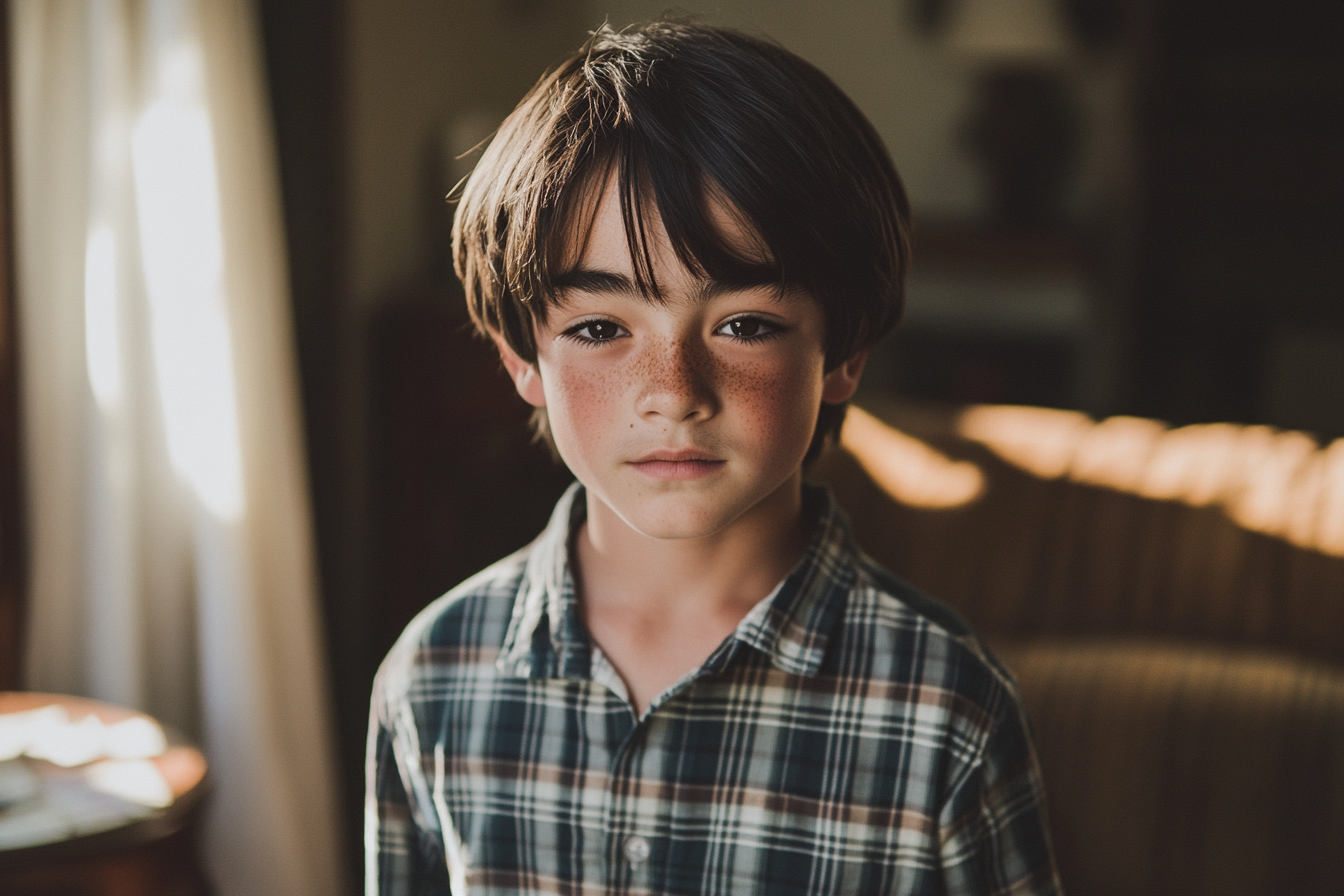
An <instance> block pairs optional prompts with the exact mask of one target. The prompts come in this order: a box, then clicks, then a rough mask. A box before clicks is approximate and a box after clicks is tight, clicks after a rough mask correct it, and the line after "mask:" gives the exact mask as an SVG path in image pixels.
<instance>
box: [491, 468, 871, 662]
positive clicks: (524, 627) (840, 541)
mask: <svg viewBox="0 0 1344 896" xmlns="http://www.w3.org/2000/svg"><path fill="white" fill-rule="evenodd" d="M803 514H804V517H805V518H810V519H813V520H814V521H815V522H814V523H813V527H812V535H811V538H810V539H809V541H808V545H807V548H806V550H805V551H804V552H803V557H802V559H801V560H800V561H799V562H798V565H797V566H795V567H794V569H793V572H791V573H789V575H788V577H787V578H785V580H784V581H783V582H781V583H780V585H779V587H777V588H776V589H775V590H774V591H773V592H772V593H771V594H769V595H768V596H766V597H765V598H763V599H762V600H761V601H760V602H759V603H758V604H757V605H756V606H755V607H754V608H752V610H751V611H750V612H749V613H747V615H746V616H745V617H744V618H743V619H742V621H741V622H740V623H739V624H738V626H737V630H736V632H735V633H734V635H733V637H732V638H730V639H729V641H728V642H725V645H724V648H721V649H720V650H717V651H715V653H714V655H712V656H711V657H710V658H709V660H708V661H707V663H706V671H708V672H715V671H718V670H719V669H721V668H722V667H723V666H724V665H726V664H727V662H728V661H729V659H730V658H731V656H732V654H733V653H734V652H735V650H734V648H735V647H736V645H737V644H739V643H740V644H745V645H748V646H750V647H753V648H755V649H756V650H759V651H760V652H762V653H764V654H766V655H767V656H769V657H770V659H771V662H772V663H773V664H774V665H775V666H776V667H777V668H779V669H780V670H781V671H784V672H788V673H791V674H795V675H806V676H811V675H815V674H816V673H817V671H818V669H819V668H820V666H821V661H822V658H823V657H824V655H825V652H826V646H827V644H828V642H829V640H830V636H831V633H832V631H833V630H834V628H835V625H836V623H837V621H838V620H839V619H840V617H841V615H842V614H843V612H844V604H845V596H846V595H847V594H848V592H849V590H850V588H851V587H852V586H853V584H854V580H855V575H856V565H857V563H856V561H857V557H856V549H855V547H854V545H853V542H852V541H851V540H850V537H849V525H848V520H847V519H846V518H845V514H844V512H843V511H842V510H841V509H840V508H839V507H838V506H837V505H836V503H835V499H834V498H833V497H832V496H831V493H830V491H829V490H828V489H826V488H825V487H824V486H819V485H813V484H810V483H805V484H804V485H803ZM586 517H587V504H586V500H585V496H584V490H583V486H582V485H581V484H579V483H577V482H576V483H574V484H573V485H571V486H570V487H569V489H568V490H566V492H565V493H564V495H563V496H561V498H560V500H559V502H557V504H556V505H555V511H554V512H553V513H552V514H551V519H550V522H549V523H547V525H546V528H545V530H543V531H542V533H541V535H540V536H538V537H537V540H536V541H535V542H533V544H532V547H531V550H530V551H529V553H528V558H527V562H526V566H525V569H524V571H523V578H522V581H521V582H520V583H519V588H518V598H517V600H516V602H515V603H514V607H513V618H512V619H511V620H510V623H509V629H508V633H507V634H506V635H505V637H504V644H503V645H502V650H501V651H500V656H499V659H498V661H497V663H496V665H497V667H498V669H499V671H500V672H501V673H502V674H504V675H509V676H516V677H521V678H569V679H587V678H589V677H590V673H591V663H592V649H593V645H592V641H591V640H590V639H589V636H588V634H587V630H586V628H585V627H584V625H583V623H582V621H581V620H580V614H579V607H578V597H577V591H576V589H575V585H574V576H573V572H572V570H571V568H570V563H569V557H570V553H569V551H570V543H571V538H572V535H573V533H575V532H577V531H578V528H579V526H581V525H582V524H583V522H584V520H585V518H586Z"/></svg>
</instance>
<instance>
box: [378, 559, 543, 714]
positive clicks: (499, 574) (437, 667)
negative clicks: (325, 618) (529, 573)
mask: <svg viewBox="0 0 1344 896" xmlns="http://www.w3.org/2000/svg"><path fill="white" fill-rule="evenodd" d="M531 549H532V546H531V545H529V546H528V547H525V548H523V549H521V550H519V551H517V552H515V553H513V554H511V555H509V556H508V557H505V558H504V559H503V560H500V561H498V562H497V563H494V564H492V565H490V566H488V567H486V568H485V569H483V570H481V571H480V572H478V573H476V574H475V575H474V576H472V577H471V578H469V579H467V580H466V581H464V582H462V583H461V584H460V585H458V586H457V587H455V588H453V589H452V590H451V591H449V592H447V593H446V594H444V595H443V596H441V597H439V598H437V599H436V600H434V601H433V602H431V603H430V604H429V605H428V606H426V607H425V608H424V609H423V610H421V611H420V612H419V613H417V614H416V616H415V618H414V619H412V620H411V621H410V623H409V624H408V625H407V626H406V628H405V629H404V630H403V631H402V633H401V636H400V637H399V638H398V639H397V641H396V643H395V644H394V645H393V646H392V649H391V650H390V651H389V652H388V654H387V656H386V657H385V658H384V659H383V661H382V664H381V665H380V666H379V669H378V675H377V677H376V679H375V681H374V696H373V699H374V711H375V712H378V711H379V709H380V707H387V706H389V705H392V704H396V703H398V702H399V701H404V700H408V699H411V696H412V694H415V693H421V694H423V693H425V692H426V689H425V687H424V686H425V684H426V683H427V682H428V681H430V680H433V679H437V678H442V677H443V676H445V675H452V674H454V672H455V671H458V670H462V669H466V668H485V667H489V668H493V666H494V662H495V659H496V658H497V657H498V655H499V651H500V646H501V645H502V644H503V642H504V637H505V634H506V632H507V631H508V627H509V621H510V618H511V615H512V613H513V607H514V603H515V601H516V599H517V596H518V592H519V589H520V588H521V587H522V584H523V580H524V577H525V574H526V570H527V559H528V556H529V554H530V552H531Z"/></svg>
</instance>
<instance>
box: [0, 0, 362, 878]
mask: <svg viewBox="0 0 1344 896" xmlns="http://www.w3.org/2000/svg"><path fill="white" fill-rule="evenodd" d="M9 10H10V16H11V23H10V35H11V42H12V59H13V73H12V75H13V76H12V85H13V109H14V137H15V215H16V223H17V227H16V243H17V245H16V250H17V256H18V276H19V284H18V286H19V289H18V299H19V312H20V314H19V318H20V322H21V324H20V325H21V328H22V329H21V340H22V348H23V352H22V359H23V371H22V382H23V389H24V394H23V404H24V421H23V426H24V439H25V452H26V455H27V459H28V463H27V466H28V470H27V478H28V494H29V516H30V519H29V533H30V537H29V544H30V548H29V550H30V559H29V566H30V570H31V574H30V578H31V582H30V601H29V604H30V606H29V618H28V623H27V624H28V631H27V641H26V648H27V656H26V660H25V675H26V682H27V684H28V686H29V687H31V688H33V689H41V690H52V691H59V692H65V693H73V694H80V695H86V696H91V697H96V698H100V699H105V700H111V701H114V702H118V703H122V704H127V705H130V706H133V707H135V708H138V709H142V710H145V711H147V712H149V713H151V714H153V715H155V716H157V717H158V718H160V719H163V720H164V721H165V722H168V723H169V724H172V725H174V726H176V727H178V728H180V729H183V730H185V731H187V732H188V733H190V734H192V735H194V736H196V737H197V738H199V739H200V740H201V741H202V744H203V746H204V747H205V749H206V753H207V756H208V758H209V760H210V763H211V775H212V778H213V780H214V782H215V786H214V794H213V796H212V798H211V801H210V803H209V806H208V815H207V818H206V831H205V833H206V837H205V853H206V857H207V866H208V868H209V870H210V872H211V874H212V876H213V877H214V878H215V882H216V884H217V886H218V888H219V891H220V894H221V896H243V894H247V896H271V894H274V896H281V894H283V896H291V894H293V896H309V894H311V896H319V894H322V896H325V894H331V893H339V892H342V891H343V886H342V880H341V877H342V875H341V870H342V867H343V865H342V863H341V862H340V861H339V859H338V857H337V854H336V835H335V831H336V817H335V815H336V801H335V795H334V789H333V786H332V784H333V780H334V774H333V754H332V747H331V738H330V731H331V722H330V712H329V707H328V700H329V698H328V694H327V690H326V682H325V679H324V661H323V658H322V651H321V646H320V645H321V640H320V636H319V631H318V624H317V619H318V614H317V606H316V587H315V573H314V563H313V545H312V534H311V522H310V519H309V516H308V497H307V491H306V481H307V480H306V476H305V474H304V468H303V448H302V433H301V430H300V425H299V403H298V395H297V372H296V362H295V359H294V357H293V337H292V334H291V331H290V328H291V326H292V324H291V322H290V319H289V304H288V296H287V292H286V290H287V272H286V266H285V256H284V241H283V231H282V229H281V224H280V209H279V192H278V182H277V178H276V171H275V161H274V149H273V147H272V145H271V138H270V132H269V118H268V112H267V109H266V106H265V96H266V92H265V86H264V80H263V76H262V70H261V66H260V61H259V58H260V57H259V51H258V47H257V36H256V33H255V24H254V22H253V10H252V8H251V6H250V5H249V3H248V2H247V0H209V2H193V0H47V2H42V3H27V2H22V3H13V4H10V5H9Z"/></svg>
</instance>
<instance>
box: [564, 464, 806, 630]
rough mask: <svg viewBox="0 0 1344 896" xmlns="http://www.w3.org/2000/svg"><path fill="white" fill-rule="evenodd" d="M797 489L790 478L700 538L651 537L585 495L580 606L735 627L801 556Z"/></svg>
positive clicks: (579, 553) (796, 480)
mask: <svg viewBox="0 0 1344 896" xmlns="http://www.w3.org/2000/svg"><path fill="white" fill-rule="evenodd" d="M801 483H802V475H801V473H798V474H795V475H794V476H792V477H790V479H789V480H788V481H786V482H785V483H784V484H783V485H781V486H780V487H779V488H778V489H776V490H775V491H774V492H773V493H772V494H771V495H770V496H768V497H767V498H766V499H765V500H763V501H761V502H760V503H759V504H757V505H756V506H755V507H753V508H752V509H751V510H749V511H747V513H745V514H744V515H743V516H741V517H739V518H738V519H736V520H734V521H733V522H732V524H730V525H729V526H728V527H726V528H725V529H723V530H721V531H719V532H716V533H714V534H712V535H707V536H703V537H700V538H651V537H649V536H647V535H644V534H643V533H641V532H639V531H637V530H635V529H634V528H632V527H631V526H630V525H629V524H628V523H626V522H625V521H624V520H623V519H621V517H620V516H618V515H617V514H616V513H615V512H614V511H613V510H612V509H611V508H610V507H608V506H607V505H606V504H604V503H603V502H602V501H601V500H600V499H598V498H596V497H595V496H594V495H593V494H592V493H591V492H589V493H588V494H587V501H588V521H587V523H586V524H585V525H584V527H583V529H582V530H581V531H580V533H579V536H578V538H577V539H576V545H575V548H576V554H577V558H578V561H579V571H580V575H581V582H582V593H583V602H584V603H585V604H587V605H588V606H589V607H591V606H593V605H594V604H598V603H600V604H604V605H608V606H610V605H611V604H612V603H619V604H621V605H622V606H624V607H625V608H626V609H627V610H629V611H634V612H638V613H640V614H641V615H646V616H649V617H658V616H665V617H670V616H673V615H680V614H682V613H687V612H691V613H705V612H708V613H711V614H714V615H716V616H723V615H724V614H728V615H731V616H735V617H736V619H737V620H738V621H740V619H741V617H742V616H743V615H745V614H746V613H747V611H749V610H750V609H751V607H753V606H754V605H755V604H756V603H757V602H758V601H760V599H761V598H763V597H765V596H766V595H767V594H769V593H770V591H771V590H772V589H773V588H774V587H775V586H776V585H778V584H779V582H780V581H781V580H782V579H783V578H784V577H785V576H786V575H787V574H788V573H789V571H790V570H791V569H792V568H793V567H794V565H795V564H796V563H797V562H798V558H799V557H800V556H801V555H802V551H803V548H804V546H805V538H804V534H803V531H802V519H801V518H802V485H801ZM734 624H736V623H734Z"/></svg>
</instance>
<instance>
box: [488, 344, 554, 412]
mask: <svg viewBox="0 0 1344 896" xmlns="http://www.w3.org/2000/svg"><path fill="white" fill-rule="evenodd" d="M490 338H491V339H493V340H494V342H495V348H497V349H499V359H500V360H501V361H503V362H504V369H505V370H507V371H508V372H509V378H510V379H512V380H513V387H514V388H515V389H517V390H518V394H519V395H521V396H522V397H523V401H525V402H527V403H528V404H530V405H532V407H534V408H544V407H546V393H545V392H543V391H542V388H541V373H540V371H538V370H537V365H535V364H529V363H527V362H526V361H524V360H523V359H522V358H520V357H518V353H517V352H515V351H514V350H513V347H512V346H510V345H509V343H508V342H506V341H505V340H504V337H503V336H501V335H499V334H498V333H496V332H495V331H493V330H491V331H490Z"/></svg>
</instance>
